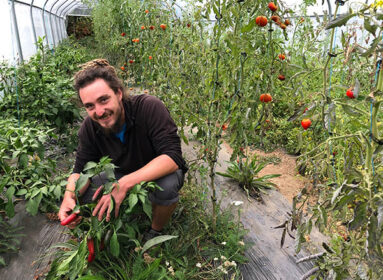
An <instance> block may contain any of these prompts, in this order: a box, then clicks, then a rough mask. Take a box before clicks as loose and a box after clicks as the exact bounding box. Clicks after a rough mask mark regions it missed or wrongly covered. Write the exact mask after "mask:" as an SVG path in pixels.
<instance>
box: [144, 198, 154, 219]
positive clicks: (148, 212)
mask: <svg viewBox="0 0 383 280" xmlns="http://www.w3.org/2000/svg"><path fill="white" fill-rule="evenodd" d="M142 208H143V210H144V212H145V214H146V216H148V218H149V219H152V204H151V203H150V202H149V201H147V200H146V201H145V203H143V204H142Z"/></svg>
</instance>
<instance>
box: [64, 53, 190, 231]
mask: <svg viewBox="0 0 383 280" xmlns="http://www.w3.org/2000/svg"><path fill="white" fill-rule="evenodd" d="M75 88H76V90H77V92H78V95H79V97H80V100H81V102H82V104H83V105H84V107H85V109H86V112H87V113H88V116H87V118H86V119H85V120H84V122H83V123H82V126H81V128H80V130H79V146H78V149H77V154H76V161H75V166H74V169H73V173H72V174H71V175H70V176H69V178H68V184H67V186H66V191H65V194H64V198H63V202H62V204H61V207H60V210H59V214H58V215H59V218H60V220H61V221H62V220H64V219H65V218H66V217H67V216H68V215H69V214H70V213H71V212H72V210H73V208H74V207H75V205H76V200H75V195H74V192H73V191H74V189H75V183H76V180H77V179H78V178H79V177H80V173H81V172H82V171H83V168H84V166H85V164H86V163H87V162H88V161H95V162H97V161H99V160H100V158H101V157H103V156H109V157H110V158H111V159H112V163H114V164H115V165H116V166H117V167H118V169H117V170H116V179H117V180H118V186H117V185H116V186H115V188H114V189H113V191H112V192H111V193H110V194H108V195H103V196H102V197H101V198H100V200H99V201H98V203H97V205H96V207H95V208H94V211H93V213H92V214H93V215H94V216H97V217H98V219H99V220H102V219H103V217H104V215H106V220H107V221H109V220H110V211H108V210H109V207H110V200H111V196H113V198H114V200H115V211H114V214H115V216H117V215H118V212H119V208H120V205H121V203H122V201H123V200H124V198H125V197H126V194H127V192H128V191H129V190H130V189H131V188H133V187H134V185H136V184H137V183H140V182H142V181H146V182H148V181H156V182H157V184H159V185H160V186H161V187H162V188H163V191H160V190H157V191H155V192H152V193H150V194H149V199H150V200H151V202H152V209H153V213H152V225H151V229H150V230H149V235H153V237H154V236H156V235H159V234H161V231H162V229H163V228H164V226H165V225H166V223H167V222H168V221H169V219H170V217H171V215H172V213H173V212H174V210H175V208H176V205H177V202H178V190H179V189H180V188H181V187H182V185H183V176H184V173H185V172H186V171H187V167H186V164H185V161H184V159H183V158H182V152H181V143H180V138H179V137H178V135H177V127H176V125H175V123H174V121H173V120H172V119H171V117H170V114H169V111H168V110H167V109H166V107H165V106H164V105H163V103H162V102H161V101H160V100H159V99H158V98H156V97H153V96H149V95H138V96H129V97H127V96H126V95H125V94H124V87H123V84H122V82H121V81H120V80H119V79H118V77H117V74H116V71H115V69H114V68H113V67H112V66H110V65H109V63H108V61H106V60H104V59H96V60H92V61H90V62H88V63H86V64H85V65H83V69H82V70H80V71H79V72H78V73H76V75H75ZM104 183H105V182H104ZM101 184H102V182H101ZM89 185H90V184H89V183H88V184H87V185H86V186H85V187H83V189H81V190H80V195H81V196H85V197H92V195H93V193H94V191H95V189H94V188H89ZM85 201H86V199H85ZM79 219H80V218H78V220H77V221H74V222H73V223H72V224H71V226H72V227H73V226H74V225H75V224H76V223H77V222H78V221H79Z"/></svg>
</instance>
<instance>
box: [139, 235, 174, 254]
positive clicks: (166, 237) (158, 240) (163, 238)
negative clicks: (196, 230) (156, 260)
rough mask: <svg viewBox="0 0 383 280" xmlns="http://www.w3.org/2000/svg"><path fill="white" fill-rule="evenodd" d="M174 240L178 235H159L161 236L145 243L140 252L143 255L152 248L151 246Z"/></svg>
mask: <svg viewBox="0 0 383 280" xmlns="http://www.w3.org/2000/svg"><path fill="white" fill-rule="evenodd" d="M174 238H178V235H161V236H157V237H154V238H152V239H150V240H148V241H146V243H145V244H144V246H143V247H142V250H141V252H142V253H144V252H146V251H147V250H148V249H150V248H151V247H153V246H155V245H157V244H160V243H163V242H165V241H168V240H171V239H174Z"/></svg>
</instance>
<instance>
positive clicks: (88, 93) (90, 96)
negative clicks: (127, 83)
mask: <svg viewBox="0 0 383 280" xmlns="http://www.w3.org/2000/svg"><path fill="white" fill-rule="evenodd" d="M79 95H80V98H81V101H82V103H83V104H84V106H85V109H86V112H87V113H88V115H89V117H90V118H91V119H92V120H94V121H95V122H96V123H98V124H99V125H100V126H101V127H102V128H103V130H104V131H105V132H106V133H117V132H118V131H119V130H120V129H121V126H122V124H123V123H124V121H125V114H124V107H123V105H122V92H121V90H119V91H118V92H117V93H115V92H114V91H113V90H112V89H111V88H110V87H109V85H108V84H107V83H106V82H105V81H104V80H103V79H97V80H95V81H94V82H93V83H91V84H89V85H87V86H86V87H84V88H81V89H80V90H79Z"/></svg>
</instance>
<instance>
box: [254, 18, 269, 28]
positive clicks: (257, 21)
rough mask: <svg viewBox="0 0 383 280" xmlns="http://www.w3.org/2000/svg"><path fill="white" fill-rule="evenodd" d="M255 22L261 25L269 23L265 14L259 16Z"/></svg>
mask: <svg viewBox="0 0 383 280" xmlns="http://www.w3.org/2000/svg"><path fill="white" fill-rule="evenodd" d="M255 23H256V24H257V25H258V26H260V27H264V26H266V24H267V18H266V17H265V16H257V18H256V19H255Z"/></svg>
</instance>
